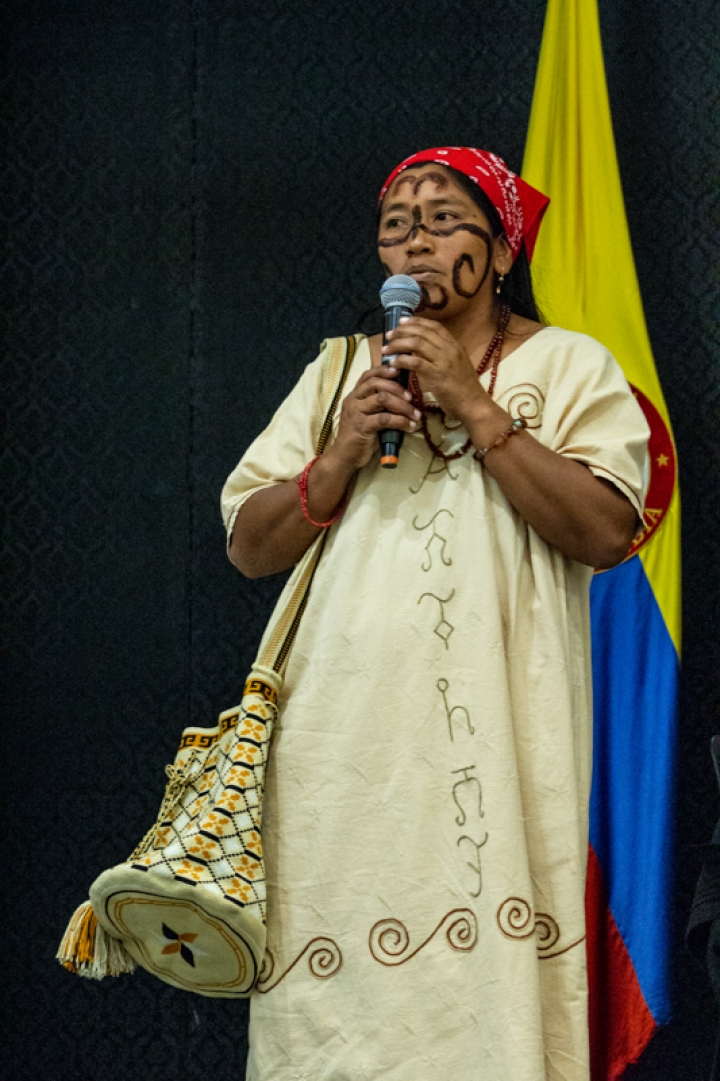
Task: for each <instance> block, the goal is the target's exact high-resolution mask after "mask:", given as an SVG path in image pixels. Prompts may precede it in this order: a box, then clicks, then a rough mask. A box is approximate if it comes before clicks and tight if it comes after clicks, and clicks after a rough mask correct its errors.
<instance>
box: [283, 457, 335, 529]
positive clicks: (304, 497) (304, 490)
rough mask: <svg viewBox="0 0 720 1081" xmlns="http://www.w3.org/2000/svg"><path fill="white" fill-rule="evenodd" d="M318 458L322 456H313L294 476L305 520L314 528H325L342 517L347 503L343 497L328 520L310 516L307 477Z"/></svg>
mask: <svg viewBox="0 0 720 1081" xmlns="http://www.w3.org/2000/svg"><path fill="white" fill-rule="evenodd" d="M318 458H322V455H321V454H316V455H315V457H314V458H312V459H311V460H310V461H309V462H308V464H307V465H306V466H305V468H304V469H303V471H302V473H301V474H300V476H299V477H296V478H295V483H296V484H297V486H298V490H299V492H300V506H301V507H302V512H303V516H304V517H305V519H306V521H308V522H309V523H310V525H314V526H315V527H316V529H327V528H328V527H329V526H331V525H334V524H335V522H337V520H338V518H340V517H342V514H343V511H344V510H345V506H346V504H347V499H345V498H343V499H342V500H341V502H340V504H339V506H338V508H337V510H336V511H335V513H334V514H333V516H332V518H330V520H329V521H327V522H316V521H315V519H314V518H311V517H310V512H309V511H308V477H309V476H310V470H311V469H312V467H313V466H314V465H315V462H316V461H317V460H318Z"/></svg>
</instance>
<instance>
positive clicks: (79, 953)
mask: <svg viewBox="0 0 720 1081" xmlns="http://www.w3.org/2000/svg"><path fill="white" fill-rule="evenodd" d="M57 959H58V961H59V962H60V964H61V965H62V966H63V968H66V969H68V971H69V972H75V973H77V975H78V976H87V977H89V978H90V979H92V980H101V979H102V978H103V977H104V976H121V975H122V973H123V972H133V971H134V969H135V962H134V961H133V959H132V957H131V956H130V954H129V953H128V952H127V950H126V949H125V947H124V946H123V944H122V942H120V941H119V940H118V939H116V938H111V937H110V935H108V934H107V933H106V932H105V931H104V930H103V928H102V927H101V926H100V924H99V923H98V920H97V916H96V915H95V913H94V912H93V910H92V905H91V904H90V902H89V901H85V903H84V904H82V905H80V907H79V908H78V909H76V910H75V912H74V913H73V915H72V917H71V919H70V923H69V924H68V926H67V930H66V931H65V934H64V935H63V939H62V942H61V943H60V948H59V950H58V952H57Z"/></svg>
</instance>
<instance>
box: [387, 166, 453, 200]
mask: <svg viewBox="0 0 720 1081" xmlns="http://www.w3.org/2000/svg"><path fill="white" fill-rule="evenodd" d="M426 180H431V181H432V182H433V184H435V186H436V187H437V188H438V189H439V190H440V191H442V189H443V188H446V187H447V186H448V177H447V176H446V175H445V174H444V173H428V172H423V173H421V174H420V176H399V177H398V178H397V180H396V181H395V188H396V190H397V191H399V190H400V188H401V187H402V186H403V184H410V186H411V187H412V192H413V195H417V193H418V192H419V191H420V188H421V187H422V185H423V184H424V183H425V181H426Z"/></svg>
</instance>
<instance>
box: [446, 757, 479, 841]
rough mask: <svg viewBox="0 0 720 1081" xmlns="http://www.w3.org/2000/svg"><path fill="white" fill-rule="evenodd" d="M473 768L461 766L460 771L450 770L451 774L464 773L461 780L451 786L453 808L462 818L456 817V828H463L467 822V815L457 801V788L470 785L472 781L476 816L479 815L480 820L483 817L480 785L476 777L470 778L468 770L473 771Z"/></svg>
mask: <svg viewBox="0 0 720 1081" xmlns="http://www.w3.org/2000/svg"><path fill="white" fill-rule="evenodd" d="M475 768H476V767H475V766H463V768H462V769H453V770H450V772H451V773H464V774H465V776H464V777H463V778H462V780H460V781H456V782H455V784H454V785H453V799H454V800H455V806H456V807H457V809H458V811H459V812H460V814H461V815H462V818H460V816H459V815H458V817H457V818H456V819H455V821H456V822H457V824H458V826H464V825H465V823H466V822H467V815H466V813H465V808H464V807H463V806H462V804H461V803H460V800H459V799H458V796H457V790H458V788H460V787H461V785H464V784H472V783H473V781H474V782H475V784H476V785H477V797H478V814H479V815H480V817H481V818H484V817H485V812H484V811H483V809H482V785H481V784H480V781H479V780H478V778H477V777H471V776H470V770H473V769H475Z"/></svg>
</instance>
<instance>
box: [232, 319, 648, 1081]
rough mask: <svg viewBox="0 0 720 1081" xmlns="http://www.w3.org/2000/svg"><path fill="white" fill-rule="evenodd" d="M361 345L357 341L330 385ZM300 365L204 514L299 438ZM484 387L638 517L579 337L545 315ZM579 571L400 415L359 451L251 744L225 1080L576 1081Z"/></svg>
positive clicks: (584, 750)
mask: <svg viewBox="0 0 720 1081" xmlns="http://www.w3.org/2000/svg"><path fill="white" fill-rule="evenodd" d="M369 366H370V351H369V348H368V345H367V342H366V341H363V342H362V343H361V345H360V347H359V349H358V351H357V355H356V357H355V361H354V363H353V367H352V370H351V371H350V374H349V377H348V380H347V384H346V388H345V393H348V392H349V390H350V389H351V388H352V387H353V386H354V385H355V383H356V382H357V379H358V378H359V376H360V374H361V373H362V372H363V371H364V370H365V369H366V368H368V367H369ZM323 371H324V364H323V354H321V356H320V357H319V358H318V360H317V361H315V362H314V363H313V364H310V365H309V366H308V368H307V369H306V370H305V373H304V375H303V376H302V378H301V379H300V381H299V382H298V384H297V386H296V387H295V389H294V390H293V391H292V393H291V394H290V396H289V397H288V398H287V399H286V401H285V402H284V403H283V404H282V405H281V406H280V409H279V410H278V412H277V414H276V416H275V418H274V419H273V421H272V422H271V424H270V426H269V427H268V428H267V429H266V431H265V432H264V433H263V434H262V435H261V436H260V437H259V438H258V439H257V440H256V441H255V442H254V443H253V444H252V446H251V447H250V449H249V450H248V451H247V453H246V454H245V456H244V457H243V459H242V461H241V462H240V464H239V465H238V467H237V469H236V470H235V471H234V472H233V473H232V475H231V476H230V478H229V479H228V482H227V484H226V487H225V489H224V491H223V496H222V505H223V513H224V517H225V521H226V524H227V526H228V529H232V525H233V523H234V519H235V516H236V514H237V511H238V510H239V508H240V507H241V506H242V504H243V503H244V502H245V500H246V499H248V498H249V497H250V496H251V495H252V494H253V493H254V492H256V491H258V490H260V489H261V488H264V487H267V486H269V485H272V484H274V483H276V482H278V481H283V480H287V479H290V478H293V477H295V476H296V475H297V474H298V473H299V472H300V471H301V470H302V469H303V467H304V466H305V465H306V463H307V462H308V461H309V459H310V458H311V457H313V454H314V445H315V440H316V439H317V435H318V431H319V427H320V424H321V422H322V391H323ZM486 378H487V377H486V376H484V377H483V383H485V381H486ZM494 397H495V400H496V401H497V402H498V404H499V405H501V406H502V407H503V408H505V409H506V410H508V412H509V413H510V414H512V416H513V417H517V416H522V417H525V419H526V420H527V421H528V425H529V431H530V432H531V434H532V436H533V437H534V438H536V439H538V440H539V441H540V442H541V443H544V444H545V445H546V446H548V447H551V448H552V449H553V450H555V451H557V452H558V453H560V454H563V455H566V456H568V457H570V458H573V459H575V460H576V461H579V462H583V463H584V464H585V465H587V466H588V467H589V468H590V469H591V470H592V472H593V473H595V474H596V475H597V476H599V477H604V478H606V479H608V480H610V481H611V482H612V483H613V484H614V485H616V486H617V487H618V488H619V490H620V491H621V492H623V493H624V494H625V495H626V496H627V498H628V499H629V500H630V502H631V503H632V505H633V506H634V507H635V508H636V510H637V511H638V514H641V511H642V499H643V487H644V485H643V474H644V463H645V450H646V442H647V434H648V431H647V426H646V424H645V421H644V418H643V416H642V413H641V411H640V409H639V407H638V405H637V404H636V402H635V400H634V398H633V396H632V394H631V392H630V390H629V388H628V384H627V383H626V381H625V378H624V376H623V375H622V372H621V371H620V368H619V367H618V365H617V363H616V362H615V360H614V359H613V358H612V357H611V356H610V354H609V353H608V352H607V351H606V350H605V349H604V348H603V347H602V346H601V345H599V344H598V343H597V342H595V341H594V340H593V339H591V338H588V337H585V336H584V335H580V334H574V333H570V332H568V331H564V330H561V329H558V328H556V327H547V328H544V329H543V330H541V331H540V332H539V333H538V334H536V335H535V336H534V337H533V338H531V339H529V340H528V341H526V342H525V343H524V344H523V345H521V346H520V347H519V348H518V349H517V350H516V351H515V352H513V353H512V354H511V355H510V356H509V357H507V358H505V359H504V360H503V361H502V363H501V364H500V367H499V371H498V378H497V385H496V388H495V395H494ZM433 423H435V422H433ZM437 424H438V427H437V428H436V429H435V438H436V440H437V439H438V438H440V437H441V436H442V435H443V434H444V442H443V448H444V449H445V450H446V451H449V450H453V449H456V448H457V447H458V446H460V445H461V444H462V442H463V441H464V439H465V438H466V436H465V432H464V430H463V429H462V428H459V429H456V430H452V431H448V430H445V429H443V428H441V427H439V421H438V422H437ZM336 425H337V417H336ZM493 453H502V450H500V451H498V452H493ZM591 574H592V572H591V570H590V568H588V567H585V566H583V565H581V564H579V563H575V562H573V561H572V560H570V559H568V558H566V557H565V556H563V555H562V554H561V553H560V552H559V551H557V549H555V548H553V547H551V546H550V545H548V544H547V543H546V542H545V541H543V540H541V538H540V537H539V536H538V535H537V534H536V533H535V531H534V530H533V529H532V528H531V527H530V526H529V525H528V524H527V523H526V522H525V520H524V519H523V518H522V517H521V516H520V515H519V514H518V513H517V512H516V511H515V510H514V509H513V508H512V506H511V505H510V503H509V502H508V501H507V499H506V498H505V496H504V495H503V493H502V491H501V490H500V487H499V486H498V484H497V483H496V482H495V481H494V480H493V479H492V477H491V476H490V475H489V474H488V473H487V472H486V471H485V470H484V469H483V467H482V465H480V464H479V463H478V462H476V461H474V460H473V458H472V455H471V454H467V455H465V456H464V457H463V458H461V459H459V460H457V461H455V462H451V463H449V464H447V465H444V464H443V463H442V462H441V461H440V460H439V459H437V458H433V456H432V455H431V452H430V451H429V450H428V448H427V446H426V444H425V442H424V440H423V437H422V434H420V433H416V434H413V435H412V436H406V437H405V442H404V445H403V448H402V453H401V455H400V465H399V467H398V468H397V469H396V470H394V471H391V470H383V469H381V468H380V467H379V464H378V458H377V456H375V457H374V458H373V460H372V461H371V462H370V463H369V465H367V466H366V467H365V468H363V469H361V470H360V472H359V473H358V475H357V480H356V482H355V485H354V489H353V491H352V495H351V498H350V501H349V504H348V507H347V510H346V511H345V514H344V515H343V517H342V518H341V520H340V521H339V522H338V523H337V524H336V525H335V526H333V527H332V529H331V530H330V533H329V536H328V538H327V544H326V547H325V551H324V553H323V555H322V558H321V562H320V564H319V566H318V570H317V572H316V576H315V580H314V582H313V586H312V590H311V593H310V598H309V602H308V606H307V609H306V611H305V614H304V616H303V619H302V622H301V625H300V629H299V632H298V636H297V639H296V641H295V644H294V646H293V651H292V654H291V657H290V661H289V664H288V668H287V674H286V680H285V686H284V689H283V692H282V695H281V700H280V716H279V720H278V726H277V728H276V731H275V735H274V743H273V747H272V750H271V754H270V761H269V766H268V773H267V787H266V796H265V809H264V821H263V838H264V848H265V858H266V862H267V878H268V907H267V928H268V957H267V959H266V960H267V964H266V968H265V972H264V975H263V982H262V985H261V989H260V990H259V991H257V992H255V993H254V994H253V998H252V1003H251V1025H250V1056H249V1063H248V1072H247V1078H248V1079H249V1081H560V1079H562V1081H587V1079H588V1077H589V1066H588V1035H587V981H586V967H585V944H584V937H585V926H584V904H583V898H584V883H585V865H586V856H587V847H588V797H589V787H590V774H591V736H592V708H591V683H590V639H589V611H588V590H589V585H590V578H591ZM291 584H292V579H291V583H290V585H291ZM288 588H289V587H288Z"/></svg>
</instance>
